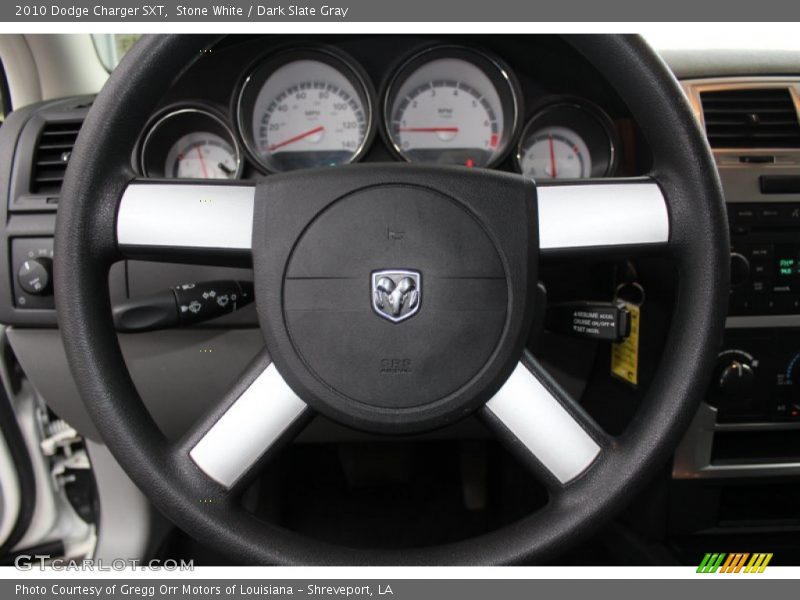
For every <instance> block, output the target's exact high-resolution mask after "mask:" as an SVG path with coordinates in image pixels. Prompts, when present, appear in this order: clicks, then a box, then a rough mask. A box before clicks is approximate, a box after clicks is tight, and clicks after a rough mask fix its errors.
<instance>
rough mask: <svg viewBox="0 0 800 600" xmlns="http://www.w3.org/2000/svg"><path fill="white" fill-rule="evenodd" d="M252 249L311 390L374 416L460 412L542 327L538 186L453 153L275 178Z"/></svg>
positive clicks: (268, 301)
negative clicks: (538, 323)
mask: <svg viewBox="0 0 800 600" xmlns="http://www.w3.org/2000/svg"><path fill="white" fill-rule="evenodd" d="M254 222H255V224H254V231H253V263H254V269H255V279H256V302H257V306H258V310H259V317H260V318H261V322H262V324H263V326H264V329H265V338H266V339H267V340H270V342H269V351H270V353H271V355H272V358H273V360H274V362H275V364H276V366H277V367H278V370H279V371H280V372H281V374H282V375H283V376H284V378H285V379H286V380H287V382H288V383H289V385H290V386H291V387H292V388H293V389H294V390H295V391H296V392H297V393H298V395H300V396H301V397H302V398H303V399H304V400H306V401H307V402H308V403H309V404H311V405H312V406H314V407H315V408H317V409H318V410H320V411H321V412H323V413H325V414H328V415H329V416H331V417H333V418H335V419H337V420H340V421H344V422H345V423H346V424H349V425H352V426H355V427H359V428H361V429H367V430H374V431H395V432H399V433H407V432H410V431H420V430H424V429H430V428H433V427H438V426H441V425H444V424H446V423H448V422H452V421H455V420H457V419H459V418H461V417H463V416H465V415H466V414H469V412H470V411H471V410H474V409H475V408H477V407H478V406H480V404H481V403H482V402H484V401H485V400H487V399H488V398H489V397H491V395H492V394H493V393H494V392H495V391H496V390H497V389H498V388H499V386H500V384H502V382H503V381H504V380H505V378H506V377H507V376H508V374H509V373H510V370H511V368H513V366H514V364H516V362H517V360H518V358H519V353H520V351H521V348H522V344H523V343H524V340H525V338H526V336H527V333H528V327H529V325H530V318H531V314H532V309H533V307H532V306H531V303H532V302H528V301H527V300H528V299H531V300H532V299H533V297H534V295H533V294H531V293H529V292H530V289H531V286H535V284H536V276H535V275H536V261H535V251H536V235H535V232H536V227H535V188H534V187H533V184H532V183H531V182H526V181H525V180H523V179H522V178H521V177H515V176H509V175H507V174H498V173H492V172H488V171H481V172H478V171H470V170H467V169H453V168H418V167H413V168H409V167H407V166H406V167H405V168H404V169H402V170H399V169H397V168H393V167H390V166H363V165H361V166H357V167H353V168H347V169H337V170H335V171H333V170H321V171H316V172H312V173H309V172H307V171H306V172H303V175H302V179H300V178H298V177H297V176H296V175H293V174H287V175H281V176H277V177H269V178H267V179H266V180H265V181H264V182H263V183H261V184H259V188H258V189H257V192H256V214H255V219H254Z"/></svg>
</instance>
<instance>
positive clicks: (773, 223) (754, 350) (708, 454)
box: [672, 78, 800, 480]
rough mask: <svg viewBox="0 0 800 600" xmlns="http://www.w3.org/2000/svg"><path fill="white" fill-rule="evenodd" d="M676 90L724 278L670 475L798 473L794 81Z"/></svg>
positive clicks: (799, 215) (798, 131) (703, 84)
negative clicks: (698, 126) (711, 203)
mask: <svg viewBox="0 0 800 600" xmlns="http://www.w3.org/2000/svg"><path fill="white" fill-rule="evenodd" d="M684 89H685V91H686V93H687V96H688V97H689V99H690V102H691V103H692V105H693V107H694V109H695V111H696V113H697V115H698V119H700V121H701V122H702V123H703V125H704V126H705V129H706V132H707V134H708V136H709V141H710V142H711V145H712V149H713V150H714V155H715V158H716V162H717V165H718V168H719V174H720V178H721V181H722V185H723V188H724V191H725V196H726V201H727V203H728V218H729V225H730V234H731V289H730V302H729V309H728V319H727V326H726V332H725V339H724V342H723V345H722V347H721V348H720V350H719V356H718V361H717V366H716V369H715V371H714V373H713V374H711V384H710V386H709V389H708V392H707V394H706V396H705V398H704V399H703V402H702V403H701V405H700V409H699V410H698V413H697V415H696V416H695V419H694V421H693V423H692V425H691V427H690V429H689V431H688V433H687V434H686V436H685V437H684V439H683V441H682V443H681V445H680V447H679V448H678V451H677V453H676V455H675V461H674V465H673V472H672V474H673V478H674V479H679V480H697V479H717V480H718V479H730V480H734V479H737V478H756V477H759V478H760V477H774V476H784V475H800V120H798V114H800V113H799V112H798V111H799V109H800V94H799V92H800V81H798V80H787V79H777V78H776V79H771V78H759V79H726V80H719V79H714V80H694V81H688V82H685V83H684ZM767 144H768V145H767Z"/></svg>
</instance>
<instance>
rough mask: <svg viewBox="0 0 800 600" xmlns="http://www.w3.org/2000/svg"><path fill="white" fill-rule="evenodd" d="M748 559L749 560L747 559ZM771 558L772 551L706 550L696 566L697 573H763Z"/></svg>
mask: <svg viewBox="0 0 800 600" xmlns="http://www.w3.org/2000/svg"><path fill="white" fill-rule="evenodd" d="M748 559H749V560H748ZM771 560H772V553H771V552H770V553H764V552H757V553H755V554H750V553H749V552H734V553H732V554H727V553H725V552H713V553H712V552H708V553H706V555H705V556H704V557H703V560H702V562H701V563H700V566H699V567H697V572H698V573H716V572H720V573H763V572H764V569H766V568H767V565H768V564H769V561H771Z"/></svg>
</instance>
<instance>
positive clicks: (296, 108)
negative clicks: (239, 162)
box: [238, 49, 372, 171]
mask: <svg viewBox="0 0 800 600" xmlns="http://www.w3.org/2000/svg"><path fill="white" fill-rule="evenodd" d="M367 86H368V84H367V82H366V79H365V78H364V77H363V76H362V75H361V74H360V73H359V72H358V71H357V69H356V68H355V67H354V66H353V65H352V64H351V63H349V62H348V61H346V60H344V59H343V58H341V57H339V56H338V55H335V54H333V53H329V52H328V51H327V50H317V49H313V50H300V51H293V52H290V53H284V54H282V55H279V56H277V57H275V58H274V59H271V60H268V61H266V62H265V63H262V64H261V65H260V66H258V67H257V68H256V69H255V70H254V71H253V73H252V74H251V75H250V76H249V77H248V78H247V80H246V81H245V83H244V85H243V86H242V89H241V92H240V94H239V105H238V122H239V128H240V130H241V133H242V137H243V139H244V140H245V142H246V146H247V148H248V150H249V151H250V153H251V154H252V155H253V158H255V160H256V161H257V162H258V163H259V164H261V165H262V166H263V167H264V168H266V169H268V170H269V171H291V170H294V169H301V168H307V167H321V166H335V165H340V164H345V163H349V162H353V161H354V160H356V159H357V158H358V157H360V155H361V154H362V152H363V151H364V148H365V147H366V143H367V140H368V138H369V136H370V133H371V130H372V126H371V125H372V95H371V93H370V90H369V89H368V87H367Z"/></svg>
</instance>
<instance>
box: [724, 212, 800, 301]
mask: <svg viewBox="0 0 800 600" xmlns="http://www.w3.org/2000/svg"><path fill="white" fill-rule="evenodd" d="M728 219H729V222H730V228H731V253H732V255H731V256H732V258H731V271H732V278H731V296H730V303H729V309H728V314H729V315H732V316H739V315H797V314H800V203H785V204H765V203H753V204H738V203H737V204H729V205H728Z"/></svg>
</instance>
